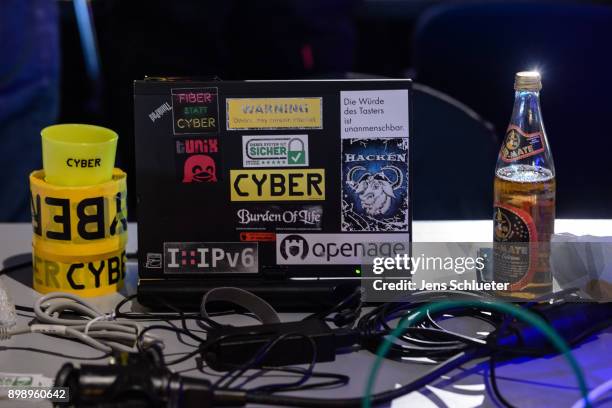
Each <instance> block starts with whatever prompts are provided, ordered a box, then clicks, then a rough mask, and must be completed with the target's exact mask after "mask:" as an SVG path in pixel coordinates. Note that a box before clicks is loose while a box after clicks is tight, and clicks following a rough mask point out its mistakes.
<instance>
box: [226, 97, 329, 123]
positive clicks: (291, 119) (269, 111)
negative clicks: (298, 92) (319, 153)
mask: <svg viewBox="0 0 612 408" xmlns="http://www.w3.org/2000/svg"><path fill="white" fill-rule="evenodd" d="M226 107H227V130H249V129H323V98H227V99H226Z"/></svg>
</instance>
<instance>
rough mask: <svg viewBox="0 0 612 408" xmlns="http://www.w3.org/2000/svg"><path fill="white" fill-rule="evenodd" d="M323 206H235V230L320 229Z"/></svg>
mask: <svg viewBox="0 0 612 408" xmlns="http://www.w3.org/2000/svg"><path fill="white" fill-rule="evenodd" d="M322 224H323V207H322V206H320V205H306V204H304V205H293V204H289V205H284V206H280V205H276V204H270V205H265V204H263V205H257V204H256V205H242V206H239V207H237V208H236V220H235V225H236V230H239V231H241V230H249V231H256V230H260V231H283V230H293V231H320V230H321V227H322Z"/></svg>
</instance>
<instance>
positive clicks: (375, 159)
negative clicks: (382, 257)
mask: <svg viewBox="0 0 612 408" xmlns="http://www.w3.org/2000/svg"><path fill="white" fill-rule="evenodd" d="M408 182H409V180H408V138H389V139H344V140H342V209H341V225H342V231H381V232H382V231H408V229H409V211H408Z"/></svg>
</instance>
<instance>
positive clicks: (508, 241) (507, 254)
mask: <svg viewBox="0 0 612 408" xmlns="http://www.w3.org/2000/svg"><path fill="white" fill-rule="evenodd" d="M494 210H495V214H494V216H493V224H494V241H495V243H494V245H493V265H494V276H495V278H494V279H495V281H497V282H509V283H510V284H511V285H510V290H511V291H517V290H520V289H522V288H523V287H525V285H527V283H529V282H530V280H531V279H532V277H533V275H534V274H535V270H536V267H537V263H538V248H537V246H538V242H537V241H538V237H537V230H536V226H535V223H534V221H533V218H532V217H531V215H529V213H527V212H526V211H523V210H521V209H520V208H516V207H512V206H509V205H506V204H502V203H496V204H495V209H494Z"/></svg>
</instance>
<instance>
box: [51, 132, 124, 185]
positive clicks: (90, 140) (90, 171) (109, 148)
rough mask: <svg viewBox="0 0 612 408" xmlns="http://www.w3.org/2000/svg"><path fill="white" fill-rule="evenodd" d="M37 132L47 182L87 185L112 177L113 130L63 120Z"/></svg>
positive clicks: (113, 158) (115, 149)
mask: <svg viewBox="0 0 612 408" xmlns="http://www.w3.org/2000/svg"><path fill="white" fill-rule="evenodd" d="M40 135H41V136H42V155H43V169H44V170H45V181H46V182H47V183H50V184H55V185H58V186H91V185H95V184H100V183H104V182H106V181H110V180H111V179H112V177H113V168H114V167H115V154H116V151H117V139H118V138H119V136H118V135H117V133H116V132H114V131H112V130H110V129H107V128H104V127H101V126H93V125H81V124H64V125H53V126H49V127H46V128H44V129H43V130H42V131H41V132H40Z"/></svg>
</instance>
